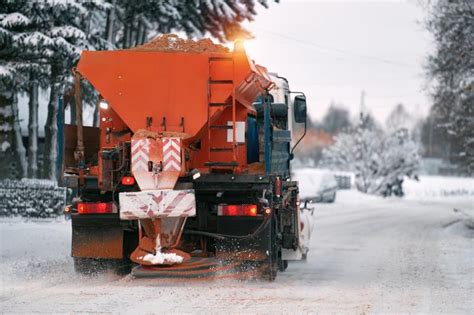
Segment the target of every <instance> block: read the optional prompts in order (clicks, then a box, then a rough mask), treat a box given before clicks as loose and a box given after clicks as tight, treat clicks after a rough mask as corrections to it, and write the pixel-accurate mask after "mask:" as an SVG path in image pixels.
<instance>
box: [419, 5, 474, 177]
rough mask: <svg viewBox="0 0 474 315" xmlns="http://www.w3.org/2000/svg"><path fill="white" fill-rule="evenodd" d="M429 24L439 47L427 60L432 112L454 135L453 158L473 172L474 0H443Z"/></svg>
mask: <svg viewBox="0 0 474 315" xmlns="http://www.w3.org/2000/svg"><path fill="white" fill-rule="evenodd" d="M426 25H427V28H428V30H429V31H430V32H431V33H432V35H433V37H434V39H435V43H436V49H435V51H434V53H433V54H432V55H431V56H430V58H429V60H428V65H427V70H428V77H429V79H430V83H431V86H432V98H433V108H432V112H433V116H434V117H435V121H436V122H437V127H438V128H440V129H442V130H444V132H445V133H446V134H447V135H448V137H449V138H450V139H451V141H450V142H451V143H452V145H451V160H452V161H453V162H456V163H458V164H459V165H460V166H461V167H462V168H463V169H464V170H465V172H466V173H468V174H470V175H473V174H474V128H473V126H474V2H473V1H471V0H452V1H447V0H440V1H435V2H433V3H432V5H431V6H430V12H429V18H428V21H427V24H426Z"/></svg>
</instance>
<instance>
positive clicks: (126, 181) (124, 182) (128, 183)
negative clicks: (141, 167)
mask: <svg viewBox="0 0 474 315" xmlns="http://www.w3.org/2000/svg"><path fill="white" fill-rule="evenodd" d="M133 184H135V178H133V177H132V176H124V177H122V185H124V186H131V185H133Z"/></svg>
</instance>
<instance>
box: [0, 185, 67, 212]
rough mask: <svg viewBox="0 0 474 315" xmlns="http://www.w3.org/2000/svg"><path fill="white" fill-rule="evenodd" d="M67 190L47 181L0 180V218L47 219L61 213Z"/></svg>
mask: <svg viewBox="0 0 474 315" xmlns="http://www.w3.org/2000/svg"><path fill="white" fill-rule="evenodd" d="M66 197H67V189H66V188H64V187H58V185H57V183H56V182H54V181H49V180H36V179H22V180H9V179H5V180H0V216H24V217H37V218H48V217H54V216H57V215H59V214H61V213H62V211H63V209H64V206H65V203H66Z"/></svg>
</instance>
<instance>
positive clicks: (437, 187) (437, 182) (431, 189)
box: [403, 176, 474, 202]
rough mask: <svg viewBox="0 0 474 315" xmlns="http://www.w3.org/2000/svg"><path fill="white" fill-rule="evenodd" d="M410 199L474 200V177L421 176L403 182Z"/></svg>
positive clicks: (406, 195)
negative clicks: (461, 198)
mask: <svg viewBox="0 0 474 315" xmlns="http://www.w3.org/2000/svg"><path fill="white" fill-rule="evenodd" d="M403 190H404V191H405V197H406V198H408V199H428V200H430V199H438V198H447V197H449V198H457V197H464V198H465V197H466V196H467V197H472V198H473V202H474V178H468V177H448V176H420V180H419V181H415V180H412V179H406V180H405V181H404V182H403Z"/></svg>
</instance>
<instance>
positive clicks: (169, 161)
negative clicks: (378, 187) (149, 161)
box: [163, 138, 181, 172]
mask: <svg viewBox="0 0 474 315" xmlns="http://www.w3.org/2000/svg"><path fill="white" fill-rule="evenodd" d="M163 171H176V172H180V171H181V139H180V138H163Z"/></svg>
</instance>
